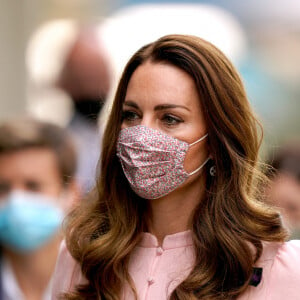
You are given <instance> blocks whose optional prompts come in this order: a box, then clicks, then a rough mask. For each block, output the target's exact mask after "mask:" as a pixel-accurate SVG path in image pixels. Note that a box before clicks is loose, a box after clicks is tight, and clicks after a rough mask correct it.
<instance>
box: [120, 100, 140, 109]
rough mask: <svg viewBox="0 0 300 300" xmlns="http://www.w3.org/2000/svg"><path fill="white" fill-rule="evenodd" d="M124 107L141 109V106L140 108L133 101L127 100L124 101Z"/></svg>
mask: <svg viewBox="0 0 300 300" xmlns="http://www.w3.org/2000/svg"><path fill="white" fill-rule="evenodd" d="M123 105H126V106H131V107H133V108H139V106H138V105H137V104H136V103H135V102H133V101H131V100H126V101H124V103H123Z"/></svg>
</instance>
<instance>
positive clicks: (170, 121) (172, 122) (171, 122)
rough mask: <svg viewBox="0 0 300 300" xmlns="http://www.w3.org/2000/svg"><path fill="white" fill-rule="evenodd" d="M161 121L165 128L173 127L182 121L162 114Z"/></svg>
mask: <svg viewBox="0 0 300 300" xmlns="http://www.w3.org/2000/svg"><path fill="white" fill-rule="evenodd" d="M162 120H163V122H164V123H165V124H166V125H167V126H175V125H178V124H179V123H182V122H183V120H182V119H180V118H178V117H175V116H173V115H170V114H164V115H163V117H162Z"/></svg>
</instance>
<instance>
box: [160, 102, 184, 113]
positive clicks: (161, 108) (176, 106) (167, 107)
mask: <svg viewBox="0 0 300 300" xmlns="http://www.w3.org/2000/svg"><path fill="white" fill-rule="evenodd" d="M170 108H184V109H186V110H188V111H190V109H189V108H188V107H187V106H184V105H177V104H168V103H166V104H160V105H156V106H155V108H154V110H164V109H170Z"/></svg>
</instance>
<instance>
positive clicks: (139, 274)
mask: <svg viewBox="0 0 300 300" xmlns="http://www.w3.org/2000/svg"><path fill="white" fill-rule="evenodd" d="M194 261H195V255H194V249H193V242H192V235H191V231H185V232H180V233H176V234H172V235H168V236H166V237H165V239H164V241H163V244H162V246H161V247H159V245H158V242H157V239H156V237H155V236H153V235H151V234H150V233H144V234H143V238H142V240H141V242H140V244H139V245H138V246H137V247H136V249H135V250H134V252H133V253H132V255H131V259H130V261H129V273H130V275H131V277H132V279H133V281H134V283H135V287H136V290H137V293H138V299H139V300H157V299H159V300H166V299H168V296H169V295H170V293H171V292H172V291H173V290H174V288H175V287H176V286H177V285H178V284H179V283H181V282H182V281H183V280H184V279H185V278H186V277H187V276H188V274H189V272H190V271H191V270H192V267H193V264H194ZM256 266H257V267H260V268H263V273H262V278H261V281H260V283H259V284H258V285H257V286H256V287H254V286H249V288H248V289H247V291H246V293H244V294H243V295H241V296H240V297H239V298H238V299H239V300H246V299H255V300H283V299H286V300H296V299H300V241H290V242H286V243H264V250H263V254H262V256H261V257H260V259H259V261H258V262H257V264H256ZM84 281H85V279H84V278H83V276H82V274H81V271H80V267H79V265H78V264H77V263H76V262H75V260H74V259H73V258H72V257H71V255H70V254H69V252H68V250H67V248H66V245H65V243H64V242H63V243H62V245H61V249H60V254H59V257H58V261H57V265H56V270H55V274H54V280H53V291H52V299H53V300H54V299H55V300H56V299H58V295H59V294H60V293H62V292H66V291H69V290H72V289H73V288H74V286H75V285H76V284H78V283H83V282H84ZM122 299H126V300H130V299H134V297H133V294H132V292H131V290H130V288H129V287H128V286H125V287H124V290H123V295H122Z"/></svg>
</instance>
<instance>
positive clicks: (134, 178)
mask: <svg viewBox="0 0 300 300" xmlns="http://www.w3.org/2000/svg"><path fill="white" fill-rule="evenodd" d="M207 136H208V134H205V135H204V136H202V137H201V138H200V139H199V140H197V141H195V142H194V143H192V144H188V143H186V142H184V141H180V140H178V139H176V138H174V137H172V136H170V135H167V134H165V133H163V132H161V131H159V130H155V129H152V128H149V127H146V126H143V125H137V126H132V127H128V128H125V129H122V130H121V131H120V134H119V138H118V142H117V156H118V157H119V160H120V162H121V165H122V168H123V171H124V174H125V176H126V178H127V180H128V181H129V184H130V186H131V188H132V190H133V191H134V192H135V193H136V194H138V195H139V196H140V197H142V198H145V199H157V198H160V197H162V196H164V195H167V194H169V193H170V192H172V191H174V190H175V189H176V188H177V187H178V186H180V185H181V184H182V183H183V182H184V181H185V180H186V179H187V178H188V177H189V176H191V175H193V174H195V173H197V172H199V171H200V170H201V169H202V168H203V167H204V165H205V164H206V163H207V162H208V160H209V159H210V157H208V158H207V159H206V160H205V161H204V162H203V163H202V165H201V166H200V167H198V168H197V169H196V170H194V171H193V172H191V173H187V172H186V171H185V170H184V167H183V163H184V159H185V156H186V153H187V150H188V149H189V147H191V146H192V145H194V144H196V143H199V142H200V141H202V140H203V139H205V138H206V137H207Z"/></svg>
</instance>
